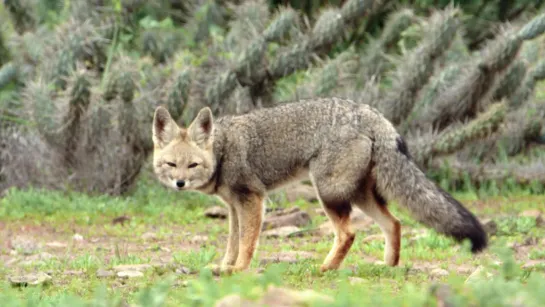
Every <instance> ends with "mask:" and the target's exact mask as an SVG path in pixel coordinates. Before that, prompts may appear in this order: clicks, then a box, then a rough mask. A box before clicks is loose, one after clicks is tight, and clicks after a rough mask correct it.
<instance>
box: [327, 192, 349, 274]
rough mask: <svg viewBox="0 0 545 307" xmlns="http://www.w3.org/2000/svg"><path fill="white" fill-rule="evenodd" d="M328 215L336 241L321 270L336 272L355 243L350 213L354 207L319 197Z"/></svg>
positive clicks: (347, 203)
mask: <svg viewBox="0 0 545 307" xmlns="http://www.w3.org/2000/svg"><path fill="white" fill-rule="evenodd" d="M319 199H320V202H321V203H322V206H323V208H324V211H325V213H326V215H327V216H328V217H329V220H330V221H331V224H332V225H333V229H334V232H335V241H334V242H333V247H332V248H331V250H330V251H329V254H328V255H327V257H326V258H325V260H324V262H323V264H322V266H321V267H320V270H321V271H322V272H324V271H328V270H336V269H338V268H339V266H340V265H341V263H342V262H343V260H344V258H345V257H346V254H348V251H349V250H350V247H352V243H354V238H355V236H356V235H355V233H354V231H352V229H351V227H350V211H351V209H352V206H351V205H350V203H349V202H347V201H339V202H334V201H324V200H323V199H322V198H321V197H319Z"/></svg>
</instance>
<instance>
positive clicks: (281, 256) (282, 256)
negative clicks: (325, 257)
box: [260, 251, 314, 265]
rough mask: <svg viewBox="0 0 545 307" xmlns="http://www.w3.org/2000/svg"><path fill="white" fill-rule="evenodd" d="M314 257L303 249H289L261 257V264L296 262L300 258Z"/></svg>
mask: <svg viewBox="0 0 545 307" xmlns="http://www.w3.org/2000/svg"><path fill="white" fill-rule="evenodd" d="M311 258H314V254H313V253H310V252H305V251H289V252H279V253H275V254H274V255H271V256H266V257H262V258H261V261H260V263H261V265H265V264H268V263H278V262H287V263H297V262H298V261H300V260H304V259H311Z"/></svg>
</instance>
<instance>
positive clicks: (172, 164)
mask: <svg viewBox="0 0 545 307" xmlns="http://www.w3.org/2000/svg"><path fill="white" fill-rule="evenodd" d="M167 165H168V166H171V167H176V164H175V163H172V162H167Z"/></svg>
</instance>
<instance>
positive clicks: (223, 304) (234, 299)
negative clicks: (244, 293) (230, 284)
mask: <svg viewBox="0 0 545 307" xmlns="http://www.w3.org/2000/svg"><path fill="white" fill-rule="evenodd" d="M214 306H215V307H250V306H255V303H254V302H251V301H249V300H247V299H244V298H242V297H241V296H240V295H238V294H229V295H226V296H224V297H222V298H221V299H219V300H218V301H217V302H216V305H214Z"/></svg>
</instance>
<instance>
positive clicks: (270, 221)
mask: <svg viewBox="0 0 545 307" xmlns="http://www.w3.org/2000/svg"><path fill="white" fill-rule="evenodd" d="M310 222H311V220H310V216H309V215H308V213H306V212H304V211H301V210H298V209H297V210H293V211H291V212H289V213H287V214H282V215H278V214H274V215H272V216H269V217H267V218H266V219H265V221H264V222H263V228H262V229H263V230H266V229H273V228H279V227H284V226H296V227H303V226H306V225H308V224H309V223H310Z"/></svg>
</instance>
